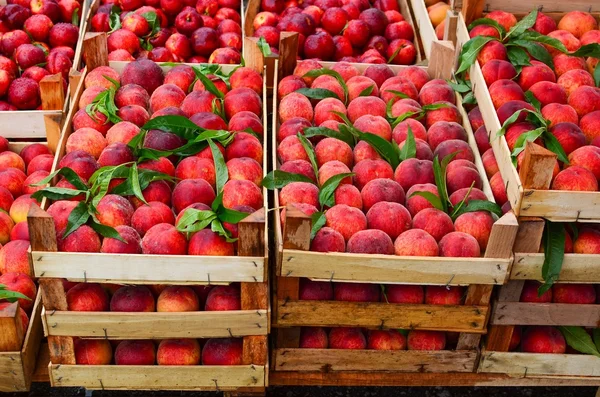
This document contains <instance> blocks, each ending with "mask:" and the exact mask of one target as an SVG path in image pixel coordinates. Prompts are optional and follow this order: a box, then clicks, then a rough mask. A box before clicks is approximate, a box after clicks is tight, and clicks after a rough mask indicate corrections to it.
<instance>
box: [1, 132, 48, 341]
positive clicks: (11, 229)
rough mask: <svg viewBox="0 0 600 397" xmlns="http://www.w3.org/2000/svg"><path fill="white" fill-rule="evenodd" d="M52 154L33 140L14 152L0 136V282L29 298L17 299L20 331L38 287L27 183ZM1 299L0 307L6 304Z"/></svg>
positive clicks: (43, 169) (31, 190) (35, 177)
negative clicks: (31, 251)
mask: <svg viewBox="0 0 600 397" xmlns="http://www.w3.org/2000/svg"><path fill="white" fill-rule="evenodd" d="M53 159H54V155H53V154H52V152H51V151H50V150H49V149H48V147H47V146H46V145H43V144H41V143H32V144H29V145H26V146H25V147H23V149H21V151H20V153H15V152H13V151H11V150H10V149H9V143H8V141H7V140H6V139H5V138H2V137H0V285H4V286H6V289H8V290H9V291H14V292H19V293H21V294H23V295H25V296H26V297H27V298H29V299H19V300H18V301H19V307H20V316H21V318H22V320H23V330H26V329H27V326H28V324H29V316H30V315H31V311H32V309H33V304H34V301H35V297H36V293H37V287H36V284H35V282H34V281H33V280H32V278H33V274H32V273H31V268H30V265H29V253H28V251H29V229H28V227H27V212H28V211H29V207H30V206H31V204H33V203H35V204H38V203H37V201H36V200H34V199H32V198H31V194H32V193H34V192H35V190H36V189H35V188H34V187H31V186H29V185H30V184H32V183H35V181H37V180H40V179H42V178H44V177H46V176H48V175H49V173H50V170H51V168H52V161H53ZM9 304H10V303H8V302H0V310H2V309H3V308H5V307H6V306H8V305H9Z"/></svg>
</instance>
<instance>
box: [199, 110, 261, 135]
mask: <svg viewBox="0 0 600 397" xmlns="http://www.w3.org/2000/svg"><path fill="white" fill-rule="evenodd" d="M206 116H207V115H206ZM214 116H216V115H214ZM217 118H218V120H220V121H222V119H221V118H219V117H218V116H217ZM200 126H201V127H202V125H200ZM248 128H250V129H251V130H252V131H253V132H254V133H256V134H257V135H258V136H263V134H264V131H263V130H264V127H263V125H262V121H261V120H260V118H259V117H258V116H257V115H255V114H254V113H252V112H248V111H243V112H239V113H236V114H234V115H233V117H232V118H231V119H230V120H229V126H228V127H226V126H223V128H221V129H225V130H229V131H246V130H247V129H248Z"/></svg>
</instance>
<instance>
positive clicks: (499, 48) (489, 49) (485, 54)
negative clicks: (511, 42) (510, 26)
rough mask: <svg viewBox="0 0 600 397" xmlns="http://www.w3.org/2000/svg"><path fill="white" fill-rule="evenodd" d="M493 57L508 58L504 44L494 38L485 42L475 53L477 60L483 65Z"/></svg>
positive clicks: (498, 58) (504, 59)
mask: <svg viewBox="0 0 600 397" xmlns="http://www.w3.org/2000/svg"><path fill="white" fill-rule="evenodd" d="M494 59H496V60H503V61H507V60H508V56H507V51H506V47H505V46H504V44H502V43H500V42H499V41H496V40H492V41H490V42H488V43H486V44H485V45H484V46H483V47H482V48H481V51H480V52H479V54H478V55H477V60H478V61H479V64H480V65H481V66H485V65H486V64H487V63H488V62H490V61H492V60H494Z"/></svg>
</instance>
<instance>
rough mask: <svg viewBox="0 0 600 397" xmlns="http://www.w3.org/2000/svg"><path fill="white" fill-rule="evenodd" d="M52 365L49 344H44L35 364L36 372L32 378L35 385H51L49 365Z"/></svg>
mask: <svg viewBox="0 0 600 397" xmlns="http://www.w3.org/2000/svg"><path fill="white" fill-rule="evenodd" d="M49 363H50V353H49V352H48V344H47V343H42V344H41V345H40V351H39V354H38V358H37V361H36V364H35V370H34V372H33V375H32V376H31V381H32V382H33V383H50V377H49V376H48V364H49Z"/></svg>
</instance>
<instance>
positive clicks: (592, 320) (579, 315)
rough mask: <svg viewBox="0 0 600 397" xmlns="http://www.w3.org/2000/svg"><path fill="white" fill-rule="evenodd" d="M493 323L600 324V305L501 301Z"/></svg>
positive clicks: (495, 311) (594, 325) (585, 325)
mask: <svg viewBox="0 0 600 397" xmlns="http://www.w3.org/2000/svg"><path fill="white" fill-rule="evenodd" d="M490 321H491V323H492V324H500V325H573V326H582V327H594V328H595V327H598V326H600V305H578V304H567V303H524V302H499V303H498V304H497V305H496V307H495V308H494V314H493V316H492V318H491V320H490Z"/></svg>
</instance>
